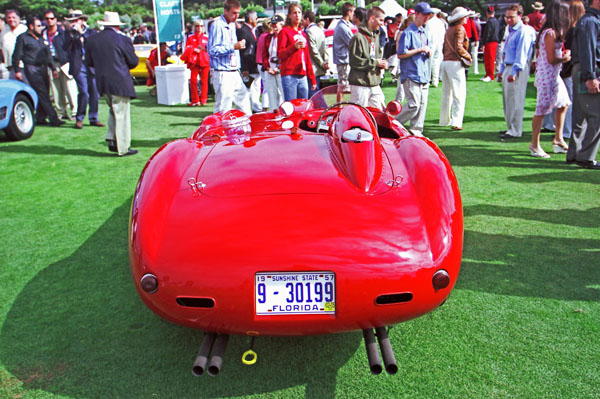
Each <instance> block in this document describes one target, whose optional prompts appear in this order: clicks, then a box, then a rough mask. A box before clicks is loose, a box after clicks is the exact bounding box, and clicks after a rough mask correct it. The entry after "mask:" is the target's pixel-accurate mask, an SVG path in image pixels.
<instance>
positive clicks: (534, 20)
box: [527, 1, 544, 32]
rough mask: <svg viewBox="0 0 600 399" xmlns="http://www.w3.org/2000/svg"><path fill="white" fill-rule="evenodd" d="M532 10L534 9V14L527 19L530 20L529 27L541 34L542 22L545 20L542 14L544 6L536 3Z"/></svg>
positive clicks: (539, 2) (528, 15)
mask: <svg viewBox="0 0 600 399" xmlns="http://www.w3.org/2000/svg"><path fill="white" fill-rule="evenodd" d="M531 8H533V12H532V13H531V14H527V18H529V23H528V25H529V26H531V27H532V28H533V29H535V31H536V32H539V31H540V29H542V21H543V20H544V14H542V10H543V9H544V5H543V4H542V2H541V1H536V2H535V3H533V4H532V5H531Z"/></svg>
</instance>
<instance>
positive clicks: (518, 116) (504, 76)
mask: <svg viewBox="0 0 600 399" xmlns="http://www.w3.org/2000/svg"><path fill="white" fill-rule="evenodd" d="M522 16H523V7H522V6H521V5H520V4H512V5H511V6H509V8H508V10H506V16H505V17H506V21H507V24H508V26H509V34H508V37H507V38H506V43H505V44H504V56H503V57H502V66H501V67H500V74H499V75H498V76H497V79H498V81H499V82H502V102H503V105H504V119H505V121H506V126H507V128H508V129H507V130H504V131H501V132H500V139H501V140H506V139H513V138H516V137H521V136H522V135H523V111H524V110H525V94H526V92H527V80H528V79H529V66H530V61H531V54H532V52H533V45H534V43H535V37H536V33H535V30H534V29H533V28H532V27H531V26H528V25H525V24H523V22H522V21H521V17H522Z"/></svg>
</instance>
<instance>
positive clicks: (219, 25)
mask: <svg viewBox="0 0 600 399" xmlns="http://www.w3.org/2000/svg"><path fill="white" fill-rule="evenodd" d="M240 9H241V5H240V2H239V1H238V0H226V1H225V4H224V5H223V14H221V16H219V17H218V18H215V19H214V20H213V21H212V22H211V23H210V25H209V28H208V29H209V31H208V46H207V50H208V56H209V60H210V69H211V71H210V74H211V81H212V84H213V87H214V89H215V109H214V112H215V113H216V112H220V111H229V110H230V109H232V105H233V104H235V105H236V106H237V107H238V108H240V109H241V110H242V111H243V112H245V113H246V114H247V115H251V114H252V107H251V105H250V95H249V93H248V89H247V88H246V86H245V85H244V82H243V81H242V76H241V74H240V69H239V68H240V50H243V49H244V48H246V41H245V40H243V39H242V40H239V41H238V39H237V35H236V30H235V29H236V27H235V21H236V20H237V18H238V17H239V16H240Z"/></svg>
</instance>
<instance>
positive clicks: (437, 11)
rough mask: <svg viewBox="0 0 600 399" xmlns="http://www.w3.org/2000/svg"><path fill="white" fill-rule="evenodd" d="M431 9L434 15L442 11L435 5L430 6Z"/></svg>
mask: <svg viewBox="0 0 600 399" xmlns="http://www.w3.org/2000/svg"><path fill="white" fill-rule="evenodd" d="M431 11H433V13H434V14H436V15H437V14H439V13H441V12H442V10H440V9H439V8H435V7H431Z"/></svg>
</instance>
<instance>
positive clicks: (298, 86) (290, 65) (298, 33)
mask: <svg viewBox="0 0 600 399" xmlns="http://www.w3.org/2000/svg"><path fill="white" fill-rule="evenodd" d="M301 22H302V7H301V6H300V4H297V3H292V4H290V5H289V7H288V15H287V20H286V24H285V26H284V27H283V29H282V30H281V32H280V33H279V35H278V37H277V57H278V58H279V61H280V64H279V69H280V71H281V83H282V86H283V98H284V100H285V101H289V100H293V99H294V98H308V85H309V80H310V85H311V88H312V89H313V90H315V89H316V88H317V81H316V79H315V74H314V71H313V68H312V63H311V62H310V53H309V50H308V41H307V39H306V34H305V33H304V30H303V29H302V26H301Z"/></svg>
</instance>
